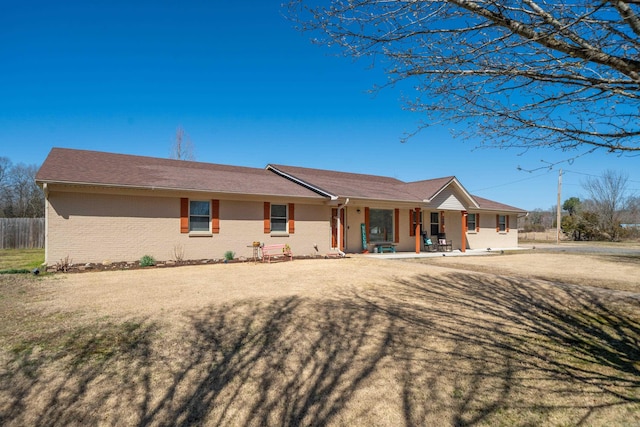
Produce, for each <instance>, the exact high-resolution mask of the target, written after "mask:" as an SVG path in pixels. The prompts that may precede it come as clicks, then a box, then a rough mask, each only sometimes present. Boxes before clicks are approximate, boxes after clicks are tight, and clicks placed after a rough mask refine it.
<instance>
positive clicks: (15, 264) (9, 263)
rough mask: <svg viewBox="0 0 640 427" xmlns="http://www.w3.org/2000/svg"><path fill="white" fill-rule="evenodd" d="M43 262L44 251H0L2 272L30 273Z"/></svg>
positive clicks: (0, 268)
mask: <svg viewBox="0 0 640 427" xmlns="http://www.w3.org/2000/svg"><path fill="white" fill-rule="evenodd" d="M43 262H44V249H0V271H5V270H15V271H20V270H29V271H30V270H33V269H34V268H36V267H39V266H40V265H42V263H43Z"/></svg>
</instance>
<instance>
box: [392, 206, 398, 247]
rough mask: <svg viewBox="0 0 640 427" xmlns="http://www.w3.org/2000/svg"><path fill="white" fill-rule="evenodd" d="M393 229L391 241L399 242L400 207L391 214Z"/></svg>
mask: <svg viewBox="0 0 640 427" xmlns="http://www.w3.org/2000/svg"><path fill="white" fill-rule="evenodd" d="M393 221H394V224H393V225H394V230H393V243H400V209H396V210H395V212H394V215H393Z"/></svg>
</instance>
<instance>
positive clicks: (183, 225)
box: [180, 197, 189, 233]
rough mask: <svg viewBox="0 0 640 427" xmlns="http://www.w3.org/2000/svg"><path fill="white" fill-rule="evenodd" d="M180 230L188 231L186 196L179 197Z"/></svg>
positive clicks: (187, 202)
mask: <svg viewBox="0 0 640 427" xmlns="http://www.w3.org/2000/svg"><path fill="white" fill-rule="evenodd" d="M180 232H181V233H188V232H189V199H187V198H186V197H182V198H181V199H180Z"/></svg>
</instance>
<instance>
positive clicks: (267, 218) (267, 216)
mask: <svg viewBox="0 0 640 427" xmlns="http://www.w3.org/2000/svg"><path fill="white" fill-rule="evenodd" d="M269 233H271V203H269V202H264V234H269Z"/></svg>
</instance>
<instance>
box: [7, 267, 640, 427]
mask: <svg viewBox="0 0 640 427" xmlns="http://www.w3.org/2000/svg"><path fill="white" fill-rule="evenodd" d="M635 308H636V309H637V305H636V306H635ZM625 313H627V311H626V309H623V308H620V307H618V306H617V305H611V303H610V301H608V300H604V299H602V297H601V296H595V295H594V294H592V293H589V292H587V291H582V290H580V289H578V288H574V287H566V288H558V287H552V286H548V285H545V284H543V283H541V282H531V281H529V282H525V281H522V280H510V279H507V278H499V277H498V278H495V277H494V276H485V275H481V274H468V273H453V274H449V275H444V276H440V277H431V276H420V277H413V278H411V279H409V280H406V279H398V280H395V281H394V282H391V283H387V284H385V285H384V286H381V285H372V287H370V288H361V289H360V290H358V291H353V292H352V293H348V294H344V295H340V296H335V298H333V299H331V297H330V296H328V298H327V299H322V300H317V299H306V298H299V297H289V298H281V299H276V300H272V301H258V300H244V301H239V302H236V303H233V304H227V305H224V306H212V307H209V308H207V309H206V310H201V311H198V312H193V313H190V314H189V323H188V325H189V326H188V327H187V328H186V329H185V330H184V332H183V334H182V335H180V336H179V337H177V338H171V337H169V336H164V335H163V333H162V330H161V328H160V327H158V326H157V325H155V324H153V323H151V322H144V321H143V322H138V323H130V322H129V323H127V322H125V323H122V324H114V325H112V326H111V327H112V329H113V330H114V332H113V333H111V335H109V333H107V334H106V335H107V336H111V337H112V338H108V339H106V341H107V342H109V343H110V344H109V345H108V346H107V348H108V349H115V351H110V350H105V351H104V352H103V351H101V350H98V349H99V348H100V346H99V345H97V344H96V342H97V341H101V340H102V338H101V339H96V338H95V337H96V334H95V332H94V331H89V330H85V329H82V328H79V329H78V330H77V331H73V332H72V333H71V334H67V335H65V337H66V338H65V339H64V340H62V341H61V342H62V343H63V344H62V349H63V350H56V349H44V350H42V351H40V352H34V351H24V352H21V351H19V350H17V351H14V352H13V353H12V354H13V357H12V358H10V360H7V361H6V362H3V366H0V369H2V370H1V371H0V372H2V373H1V376H0V409H1V410H0V424H3V425H7V424H16V425H19V424H34V425H73V424H76V425H79V424H98V423H105V424H126V425H139V426H146V425H178V426H190V425H283V426H295V425H307V426H316V425H317V426H319V425H327V424H335V425H348V424H352V425H354V424H358V425H372V424H377V425H402V424H404V425H407V426H414V425H415V426H417V425H436V424H437V425H447V424H448V425H456V426H467V425H477V424H506V425H537V424H545V423H547V424H562V423H565V424H573V425H580V424H585V423H589V424H603V425H604V424H607V422H608V423H613V424H615V423H616V421H618V422H620V423H622V422H629V421H630V420H636V421H637V420H638V418H639V417H640V415H638V413H639V412H640V371H639V369H640V365H639V364H638V361H639V360H640V349H639V342H640V324H639V323H638V316H637V314H636V315H631V314H625ZM636 313H637V312H636ZM127 325H128V326H127ZM103 336H104V335H103ZM127 336H130V337H132V338H129V339H127V340H125V342H124V343H123V344H116V343H119V342H120V340H122V339H124V338H125V337H127ZM69 337H71V338H69ZM73 337H75V338H73ZM41 341H42V340H41ZM45 341H46V340H45ZM53 341H55V340H53ZM28 347H29V345H25V348H28ZM31 347H33V346H31ZM102 353H105V354H102ZM634 417H635V418H634ZM605 421H607V422H605Z"/></svg>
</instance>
